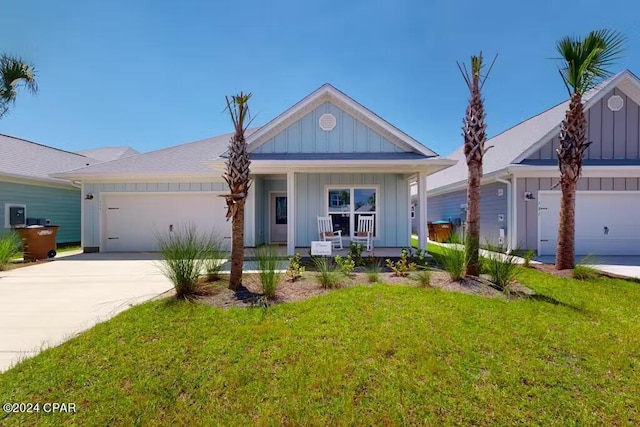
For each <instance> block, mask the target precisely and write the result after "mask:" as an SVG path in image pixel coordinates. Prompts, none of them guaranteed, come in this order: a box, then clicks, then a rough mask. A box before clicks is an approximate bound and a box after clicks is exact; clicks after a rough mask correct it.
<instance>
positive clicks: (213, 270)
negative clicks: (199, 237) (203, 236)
mask: <svg viewBox="0 0 640 427" xmlns="http://www.w3.org/2000/svg"><path fill="white" fill-rule="evenodd" d="M228 258H229V252H228V251H226V250H225V245H224V242H223V240H222V238H221V237H220V236H219V235H217V234H215V233H211V235H210V236H209V238H208V241H207V242H206V249H205V251H204V269H205V272H206V276H207V281H208V282H213V281H215V280H219V279H220V270H222V266H223V265H224V263H225V262H226V261H227V259H228Z"/></svg>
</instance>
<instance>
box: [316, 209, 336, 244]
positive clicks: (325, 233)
mask: <svg viewBox="0 0 640 427" xmlns="http://www.w3.org/2000/svg"><path fill="white" fill-rule="evenodd" d="M318 234H319V235H320V240H322V241H323V242H331V246H332V247H333V248H334V249H342V230H338V231H333V221H332V220H331V217H330V216H319V217H318Z"/></svg>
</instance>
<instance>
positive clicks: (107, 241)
mask: <svg viewBox="0 0 640 427" xmlns="http://www.w3.org/2000/svg"><path fill="white" fill-rule="evenodd" d="M102 214H103V217H102V218H103V233H104V234H103V244H104V249H106V251H107V252H127V251H133V252H137V251H157V250H158V245H157V241H156V234H157V233H160V234H162V235H167V233H170V232H175V231H177V230H179V229H180V228H181V227H184V226H186V225H188V224H190V223H191V224H194V225H195V226H196V229H197V231H198V232H202V233H209V232H212V231H215V232H216V233H217V234H218V235H219V236H220V237H222V238H224V239H225V242H229V243H230V238H231V237H230V236H231V222H230V221H229V222H227V221H226V218H225V214H226V203H225V200H224V198H222V197H218V196H217V195H216V194H212V193H206V194H203V193H195V194H190V193H170V194H169V193H164V194H151V193H132V194H110V195H106V196H105V197H104V199H103V206H102Z"/></svg>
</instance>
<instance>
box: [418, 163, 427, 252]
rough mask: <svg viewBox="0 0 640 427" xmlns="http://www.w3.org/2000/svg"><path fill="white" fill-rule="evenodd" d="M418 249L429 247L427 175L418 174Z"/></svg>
mask: <svg viewBox="0 0 640 427" xmlns="http://www.w3.org/2000/svg"><path fill="white" fill-rule="evenodd" d="M417 214H418V215H417V217H418V247H419V248H420V249H425V248H426V247H427V238H428V237H429V233H428V232H427V173H426V172H418V212H417Z"/></svg>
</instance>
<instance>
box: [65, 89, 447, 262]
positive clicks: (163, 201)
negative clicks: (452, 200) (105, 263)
mask: <svg viewBox="0 0 640 427" xmlns="http://www.w3.org/2000/svg"><path fill="white" fill-rule="evenodd" d="M230 137H231V135H230V134H228V135H222V136H218V137H213V138H208V139H205V140H201V141H196V142H192V143H188V144H183V145H178V146H175V147H170V148H166V149H162V150H158V151H153V152H149V153H144V154H137V155H133V156H129V157H124V158H121V159H117V160H113V161H111V162H106V163H101V164H96V165H91V166H88V167H85V168H80V169H76V170H72V171H67V172H65V173H59V174H56V175H55V176H56V177H57V178H61V179H67V180H72V181H74V182H81V183H82V184H81V185H82V190H81V191H82V194H83V195H84V196H85V197H83V205H82V206H83V227H82V231H83V232H82V246H83V247H84V250H85V251H87V252H92V251H93V252H95V251H100V252H112V251H153V250H156V249H157V243H156V235H157V234H158V233H170V232H172V231H175V230H176V228H177V227H180V226H182V225H183V224H186V223H189V222H190V223H193V224H195V225H196V226H197V227H198V229H199V230H200V231H205V232H209V231H216V232H217V233H218V234H220V235H221V236H222V237H223V238H230V236H231V223H230V222H227V221H226V220H225V213H226V204H225V200H224V198H222V197H219V196H220V195H223V194H225V193H227V192H228V188H227V186H226V183H225V182H224V181H223V179H222V173H223V172H224V170H225V160H226V151H227V148H228V142H229V139H230ZM247 144H248V149H249V156H250V158H251V162H252V163H251V178H252V179H253V184H252V187H251V190H250V192H249V196H248V200H247V204H246V209H245V245H246V246H249V247H251V246H256V245H260V244H264V243H281V244H286V245H287V253H288V254H294V253H295V251H296V248H305V247H309V246H310V244H311V241H312V240H318V231H317V230H318V228H317V217H318V216H327V215H328V216H331V217H332V218H333V223H334V227H335V228H339V229H341V230H342V231H343V232H342V235H343V236H346V238H345V240H346V241H348V239H349V237H350V236H352V235H353V234H354V233H355V225H356V224H357V219H358V216H359V215H361V214H364V213H365V212H366V214H367V215H373V216H374V217H375V240H376V247H403V246H409V244H410V220H409V186H410V184H411V183H412V182H417V183H418V185H419V186H420V187H421V188H422V189H423V190H424V189H426V181H427V177H428V176H429V175H431V174H433V173H434V172H437V171H439V170H441V169H443V168H446V167H449V166H451V165H452V164H454V163H455V162H454V161H451V160H449V159H443V158H441V157H440V156H438V155H437V154H436V153H434V152H433V151H432V150H430V149H429V148H427V147H425V146H424V145H422V144H421V143H419V142H418V141H416V140H415V139H413V138H411V137H410V136H409V135H407V134H405V133H404V132H402V131H400V130H399V129H397V128H395V127H394V126H392V125H391V124H389V123H388V122H386V121H384V120H383V119H381V118H380V117H378V116H377V115H376V114H374V113H373V112H372V111H370V110H368V109H367V108H365V107H363V106H362V105H360V104H359V103H357V102H356V101H354V100H353V99H351V98H350V97H348V96H347V95H345V94H344V93H342V92H340V91H339V90H337V89H336V88H334V87H333V86H331V85H329V84H325V85H323V86H322V87H320V88H319V89H318V90H316V91H314V92H313V93H311V94H310V95H308V96H307V97H305V98H304V99H302V100H301V101H300V102H298V103H296V104H295V105H293V106H292V107H291V108H289V109H288V110H286V111H285V112H283V113H282V114H280V115H279V116H277V117H276V118H274V119H273V120H271V121H270V122H269V123H267V124H266V125H264V126H262V127H260V128H258V129H254V130H251V131H250V132H248V137H247ZM422 194H423V197H422V198H424V197H426V196H425V191H423V192H422ZM423 206H425V207H426V203H423ZM418 215H422V218H426V213H425V212H424V210H422V211H421V212H419V213H418ZM423 222H424V223H425V224H426V221H423ZM419 235H420V238H421V239H422V242H423V243H426V225H425V227H423V229H421V230H420V231H419ZM345 243H348V242H345Z"/></svg>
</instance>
